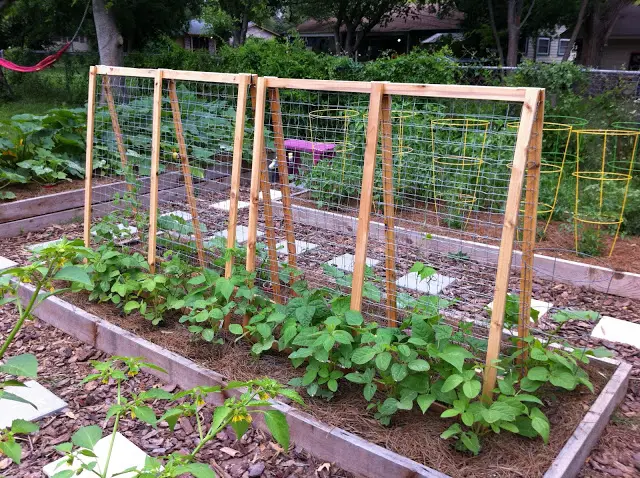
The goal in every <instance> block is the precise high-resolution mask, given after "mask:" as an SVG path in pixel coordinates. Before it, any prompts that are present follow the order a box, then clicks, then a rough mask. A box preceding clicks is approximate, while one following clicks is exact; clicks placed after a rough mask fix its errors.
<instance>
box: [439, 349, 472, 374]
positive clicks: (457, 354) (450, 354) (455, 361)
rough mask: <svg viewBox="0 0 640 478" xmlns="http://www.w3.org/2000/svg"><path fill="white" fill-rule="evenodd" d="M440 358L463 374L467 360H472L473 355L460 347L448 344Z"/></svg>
mask: <svg viewBox="0 0 640 478" xmlns="http://www.w3.org/2000/svg"><path fill="white" fill-rule="evenodd" d="M438 357H440V358H441V359H442V360H444V361H445V362H448V363H450V364H451V365H453V366H454V367H455V368H456V369H457V370H458V371H459V372H460V373H462V367H463V366H464V361H465V359H468V358H472V357H473V354H472V353H471V352H469V351H468V350H467V349H465V348H463V347H461V346H459V345H454V344H447V345H446V346H445V347H444V350H443V351H442V352H440V353H439V354H438Z"/></svg>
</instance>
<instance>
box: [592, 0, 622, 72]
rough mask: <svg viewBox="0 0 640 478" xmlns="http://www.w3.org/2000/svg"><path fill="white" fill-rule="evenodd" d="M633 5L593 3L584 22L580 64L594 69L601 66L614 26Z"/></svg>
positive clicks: (611, 0) (612, 0) (615, 1)
mask: <svg viewBox="0 0 640 478" xmlns="http://www.w3.org/2000/svg"><path fill="white" fill-rule="evenodd" d="M631 3H632V1H631V0H594V1H593V6H592V8H591V11H590V12H589V14H588V15H587V18H586V19H585V22H584V35H583V40H582V52H581V54H580V63H582V64H583V65H585V66H591V67H594V68H597V67H598V66H600V62H601V60H602V52H603V50H604V47H605V46H606V44H607V41H609V36H611V31H612V30H613V26H614V25H615V23H616V21H617V20H618V17H619V16H620V12H621V11H622V9H623V8H624V7H626V6H627V5H630V4H631Z"/></svg>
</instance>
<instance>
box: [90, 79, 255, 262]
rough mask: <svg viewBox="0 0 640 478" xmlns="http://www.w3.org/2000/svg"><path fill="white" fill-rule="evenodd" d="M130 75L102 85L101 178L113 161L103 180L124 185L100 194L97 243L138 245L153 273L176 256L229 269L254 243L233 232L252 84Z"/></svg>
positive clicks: (97, 157) (98, 126) (97, 143)
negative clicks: (241, 247)
mask: <svg viewBox="0 0 640 478" xmlns="http://www.w3.org/2000/svg"><path fill="white" fill-rule="evenodd" d="M125 71H126V69H125ZM126 72H127V76H122V77H118V76H114V75H112V74H103V75H98V82H97V87H96V93H95V96H96V98H95V103H96V115H95V123H94V126H95V132H94V137H95V140H94V152H95V153H94V157H93V163H94V168H95V167H96V166H99V165H100V164H102V162H106V161H107V159H109V160H110V162H109V163H106V164H110V165H111V169H110V170H107V171H105V174H107V175H109V176H110V177H121V178H122V179H123V181H122V185H120V183H117V184H116V185H117V186H118V187H120V189H122V191H119V190H118V191H115V192H114V191H113V188H110V189H106V190H104V188H102V189H100V190H99V191H98V192H97V193H96V192H94V194H93V196H94V197H93V202H94V204H95V203H96V202H98V203H99V205H98V207H94V214H93V222H94V226H93V228H92V230H93V233H92V234H93V238H94V239H95V238H96V237H97V238H98V239H102V240H113V239H116V240H119V241H127V242H129V243H133V244H134V245H135V246H137V247H138V248H139V249H140V251H141V252H143V253H144V254H145V255H147V257H148V259H149V263H150V265H151V266H153V264H154V261H155V258H156V256H157V257H159V258H160V259H159V260H162V257H163V256H165V255H171V256H172V257H175V256H177V257H179V258H180V259H182V260H184V261H186V262H190V263H192V264H194V265H196V264H197V265H199V266H201V267H209V268H212V267H213V268H220V269H224V267H225V258H224V256H225V250H226V248H227V247H228V246H230V247H233V246H234V244H235V243H236V242H243V241H244V240H246V238H244V237H242V235H241V237H237V235H236V228H235V227H234V228H231V229H230V228H229V223H230V222H234V223H235V222H236V221H237V217H238V214H239V213H238V211H239V205H242V204H247V203H246V202H244V203H243V202H241V201H240V199H241V197H240V196H241V195H240V184H241V179H242V149H243V144H245V142H244V135H245V133H246V134H251V130H250V129H247V130H246V131H245V126H246V125H245V116H246V111H245V110H246V108H247V95H248V86H249V84H250V79H251V78H250V75H219V74H197V73H193V72H174V71H168V70H166V71H165V70H156V71H145V70H131V71H126ZM107 73H108V72H107ZM137 74H143V75H146V76H145V77H138V76H135V75H137ZM154 83H155V86H154ZM109 85H117V88H114V87H113V86H112V87H111V88H109ZM101 89H102V90H103V93H102V96H101ZM246 144H248V145H249V147H250V141H247V142H246ZM103 157H104V158H107V159H103ZM114 158H115V159H114ZM115 160H118V161H117V162H115ZM114 165H115V166H114ZM98 172H102V171H101V170H100V169H98ZM247 190H248V187H247ZM94 191H95V188H94ZM99 195H103V197H96V196H99ZM107 209H108V210H112V211H113V212H112V213H111V214H110V215H108V216H106V217H102V218H100V217H99V216H100V214H99V213H101V212H103V210H107ZM149 212H151V214H149ZM96 213H98V214H96ZM245 222H246V220H245ZM245 236H246V234H245ZM154 238H155V240H154Z"/></svg>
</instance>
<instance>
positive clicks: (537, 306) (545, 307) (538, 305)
mask: <svg viewBox="0 0 640 478" xmlns="http://www.w3.org/2000/svg"><path fill="white" fill-rule="evenodd" d="M531 308H532V309H533V310H537V311H538V320H540V319H541V318H542V317H543V316H544V315H545V314H546V313H548V312H549V311H550V310H551V309H552V308H553V304H552V303H551V302H545V301H544V300H538V299H531ZM487 309H489V310H493V301H491V302H489V305H487Z"/></svg>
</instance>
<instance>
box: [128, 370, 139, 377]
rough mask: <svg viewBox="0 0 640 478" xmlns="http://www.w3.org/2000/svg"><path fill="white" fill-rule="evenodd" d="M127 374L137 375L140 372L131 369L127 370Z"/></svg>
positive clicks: (130, 375)
mask: <svg viewBox="0 0 640 478" xmlns="http://www.w3.org/2000/svg"><path fill="white" fill-rule="evenodd" d="M127 375H128V376H129V377H135V376H136V375H138V372H137V371H134V370H129V371H128V372H127Z"/></svg>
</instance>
